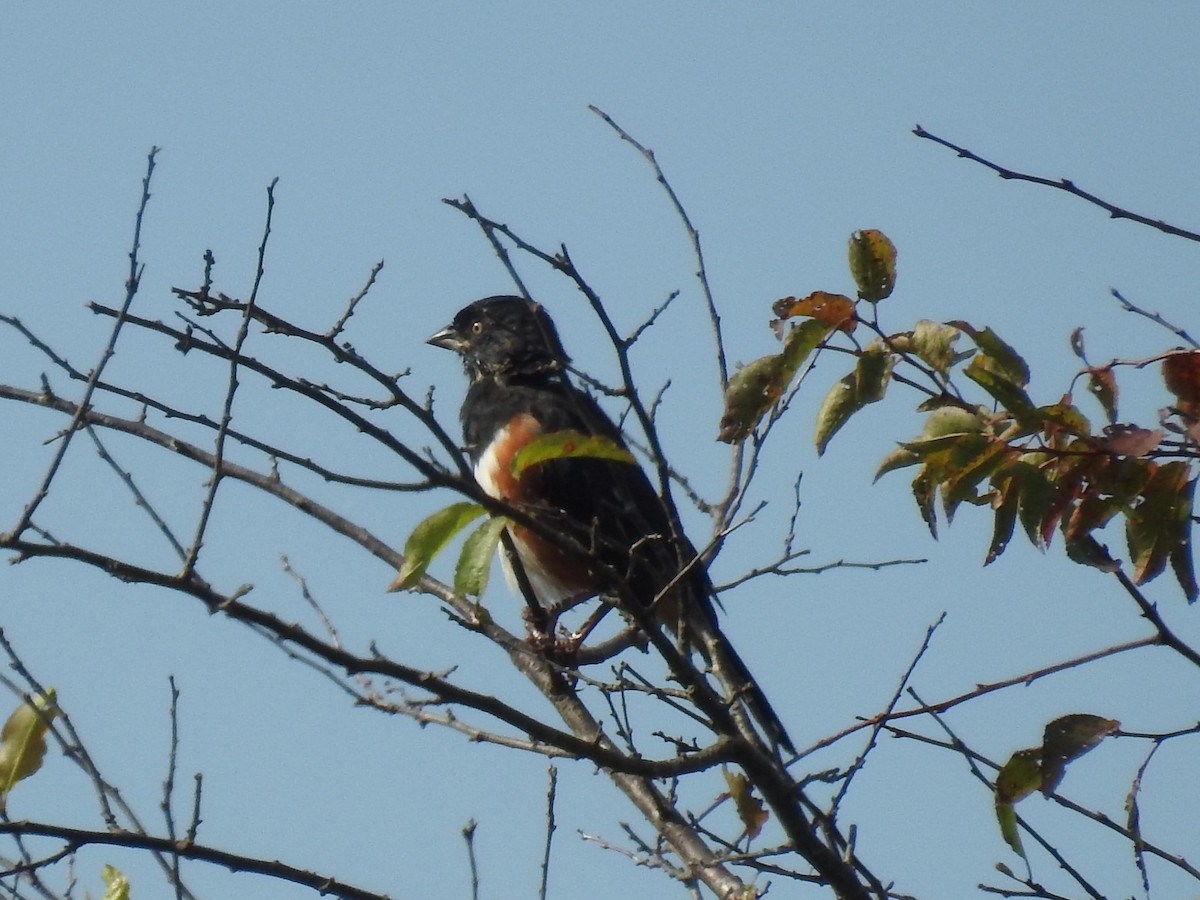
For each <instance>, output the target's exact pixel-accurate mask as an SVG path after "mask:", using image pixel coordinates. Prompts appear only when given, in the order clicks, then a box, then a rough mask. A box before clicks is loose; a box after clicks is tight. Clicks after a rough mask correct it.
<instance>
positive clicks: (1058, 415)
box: [1035, 395, 1092, 437]
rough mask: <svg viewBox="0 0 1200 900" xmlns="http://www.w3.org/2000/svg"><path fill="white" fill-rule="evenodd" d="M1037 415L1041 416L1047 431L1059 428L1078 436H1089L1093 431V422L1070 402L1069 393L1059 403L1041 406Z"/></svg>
mask: <svg viewBox="0 0 1200 900" xmlns="http://www.w3.org/2000/svg"><path fill="white" fill-rule="evenodd" d="M1035 415H1037V416H1039V417H1040V418H1041V420H1042V423H1043V426H1042V427H1043V428H1044V429H1045V430H1046V431H1051V430H1053V429H1054V428H1058V429H1061V430H1062V431H1066V432H1067V433H1069V434H1073V435H1075V436H1076V437H1088V436H1090V435H1091V433H1092V423H1091V422H1089V421H1088V419H1087V416H1085V415H1084V414H1083V413H1081V412H1080V411H1079V409H1078V408H1077V407H1075V406H1074V405H1072V404H1071V403H1070V402H1069V395H1068V397H1064V398H1063V400H1062V401H1060V402H1059V403H1054V404H1051V405H1050V406H1039V407H1038V408H1037V410H1036V412H1035Z"/></svg>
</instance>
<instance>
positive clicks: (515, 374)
mask: <svg viewBox="0 0 1200 900" xmlns="http://www.w3.org/2000/svg"><path fill="white" fill-rule="evenodd" d="M429 343H430V344H433V345H434V346H437V347H444V348H446V349H449V350H454V351H455V352H457V353H459V354H460V355H461V356H462V359H463V364H464V366H465V368H466V371H467V375H468V377H469V378H470V382H471V383H470V387H469V388H468V389H467V396H466V399H465V400H464V401H463V405H462V411H461V419H462V426H463V437H464V440H465V443H466V450H467V453H468V454H469V455H470V457H471V461H472V462H473V464H474V466H475V479H476V481H477V482H478V483H479V486H480V487H481V488H482V489H483V490H484V491H485V492H486V493H487V494H489V495H490V496H492V497H494V498H496V499H497V500H503V501H504V502H506V503H508V504H510V505H512V506H513V507H515V508H518V509H520V510H522V511H524V512H525V513H527V514H528V515H529V516H531V517H533V518H534V519H537V520H538V521H539V522H542V523H545V524H546V525H548V526H549V527H550V528H552V529H554V530H555V531H556V532H560V533H562V534H564V535H565V536H567V537H569V538H571V539H573V540H574V542H575V544H576V546H577V547H578V548H579V549H578V550H577V551H576V552H571V551H570V550H568V549H566V548H565V547H563V546H561V545H560V543H559V542H555V541H553V540H548V539H546V537H545V536H543V535H539V534H536V533H534V532H533V531H532V530H530V529H529V528H525V527H522V526H520V525H516V524H513V525H510V526H509V534H510V536H511V538H512V545H513V546H514V547H515V549H516V551H517V554H518V557H519V563H520V569H521V570H523V572H524V574H525V576H526V578H527V581H528V585H529V587H530V588H532V590H533V592H534V594H535V595H536V599H537V600H538V602H539V603H540V604H542V605H544V606H547V607H552V606H554V605H556V604H562V603H565V602H571V601H575V600H578V599H580V598H583V597H590V596H593V595H595V594H604V595H606V596H614V597H615V596H617V595H618V594H620V595H622V596H624V597H626V598H633V599H634V600H635V601H636V602H638V603H640V604H641V605H642V607H643V608H644V609H650V611H651V612H652V613H653V615H654V617H655V619H656V620H657V621H660V622H663V623H664V624H666V625H668V626H669V627H670V628H671V629H672V630H674V631H676V632H677V633H678V635H679V636H680V638H681V640H682V642H683V644H684V649H685V652H686V649H687V648H688V647H694V648H695V649H696V650H698V651H699V652H700V654H701V655H702V656H703V657H704V659H705V661H706V662H707V663H708V664H709V665H710V666H712V668H713V670H714V671H715V672H716V673H717V674H718V675H719V676H720V677H722V679H723V681H725V682H726V684H725V687H726V689H727V690H728V691H730V693H731V694H734V695H735V696H737V697H738V698H739V700H740V701H741V702H742V703H744V704H745V706H746V708H747V709H748V710H749V712H750V714H751V715H752V716H753V717H754V718H755V719H756V720H757V721H758V724H759V726H760V727H761V728H762V730H763V732H764V733H765V734H766V736H767V738H768V739H769V740H770V741H771V742H772V743H773V744H774V745H776V746H778V747H782V748H783V749H785V750H787V751H789V752H794V748H793V746H792V742H791V740H790V739H789V738H788V736H787V732H786V730H785V729H784V727H783V724H782V723H781V722H780V721H779V717H778V716H777V715H776V714H775V711H774V710H773V709H772V708H771V705H770V703H769V702H768V701H767V698H766V696H765V695H764V694H763V692H762V690H761V689H760V688H759V687H758V685H757V683H756V682H755V681H754V678H753V676H752V675H751V674H750V671H749V669H748V668H747V667H746V664H745V663H744V662H742V660H741V657H739V656H738V655H737V653H736V651H735V650H734V649H733V646H732V645H731V644H730V643H729V641H728V639H727V638H726V637H725V636H724V635H723V634H722V633H721V631H720V628H719V627H718V624H717V619H716V613H715V611H714V608H713V603H714V600H715V596H716V595H715V592H714V590H713V586H712V582H711V581H710V580H709V577H708V571H707V569H706V568H705V566H704V563H703V561H701V560H699V559H698V558H697V554H696V551H695V550H694V549H693V547H692V545H691V544H690V543H689V542H688V541H687V539H686V538H685V537H683V536H682V535H680V534H675V533H674V531H673V529H672V527H671V517H670V516H669V515H668V513H667V510H666V508H665V506H664V504H663V501H662V499H661V498H660V497H659V495H658V493H657V492H656V491H655V490H654V488H653V487H652V485H651V484H650V480H649V479H648V478H647V477H646V474H645V472H643V471H642V468H641V467H640V466H639V465H637V464H636V462H625V461H621V460H617V459H608V458H598V457H589V456H569V457H560V458H551V459H548V460H545V461H543V462H540V463H536V464H533V465H530V466H528V467H526V468H524V469H522V470H521V471H520V473H519V474H518V475H514V474H513V468H512V460H513V456H514V454H515V453H516V452H517V451H518V450H520V448H521V447H522V446H524V445H526V444H528V443H529V442H530V441H531V440H533V439H534V438H537V437H539V436H541V435H548V434H552V433H555V432H564V431H574V432H580V433H582V434H584V435H596V436H602V437H604V438H607V439H608V440H610V441H611V442H613V443H614V444H615V445H617V446H619V447H620V448H625V442H624V440H623V439H622V437H621V432H620V429H619V428H618V427H617V426H616V425H615V424H614V423H613V421H612V420H611V419H610V418H609V417H608V416H607V415H605V413H604V411H603V410H602V409H601V408H600V406H599V405H598V404H597V403H596V401H595V400H594V399H593V398H592V397H591V395H589V394H587V393H585V392H584V391H581V390H579V389H578V388H576V387H575V386H574V385H573V384H572V383H571V382H570V380H569V379H568V377H567V372H566V368H567V364H568V362H569V361H570V360H569V358H568V356H567V354H566V352H565V351H564V350H563V347H562V343H561V342H560V341H559V337H558V332H557V330H556V329H555V327H554V323H553V322H552V321H551V320H550V316H549V315H547V313H546V311H545V309H543V308H542V306H541V305H540V304H538V303H534V302H532V301H529V300H525V299H522V298H520V297H507V296H498V297H487V298H485V299H483V300H478V301H476V302H475V303H472V304H471V305H470V306H467V307H466V308H464V309H462V310H461V311H460V312H459V313H458V315H456V316H455V317H454V321H453V322H451V323H450V325H448V326H447V327H445V328H444V329H442V330H441V331H439V332H438V333H437V334H435V335H433V337H431V338H429ZM501 559H502V562H503V563H504V564H505V570H506V574H508V575H509V581H510V583H511V584H519V583H520V579H519V578H516V577H515V576H514V574H513V568H514V567H513V565H512V563H511V562H510V561H509V560H508V559H507V554H506V553H502V554H501ZM681 573H682V574H681ZM614 578H616V579H620V581H621V582H622V587H621V588H620V589H615V588H614ZM660 595H661V596H660ZM628 602H629V600H628V599H627V600H626V605H628Z"/></svg>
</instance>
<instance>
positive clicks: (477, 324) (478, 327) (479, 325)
mask: <svg viewBox="0 0 1200 900" xmlns="http://www.w3.org/2000/svg"><path fill="white" fill-rule="evenodd" d="M471 334H483V322H481V321H479V320H478V319H476V320H475V321H474V322H472V323H471Z"/></svg>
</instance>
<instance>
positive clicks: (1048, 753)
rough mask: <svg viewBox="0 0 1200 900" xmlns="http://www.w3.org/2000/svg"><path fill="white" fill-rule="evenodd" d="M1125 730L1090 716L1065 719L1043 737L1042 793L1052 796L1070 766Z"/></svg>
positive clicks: (1075, 714) (1055, 721)
mask: <svg viewBox="0 0 1200 900" xmlns="http://www.w3.org/2000/svg"><path fill="white" fill-rule="evenodd" d="M1120 727H1121V723H1120V722H1118V721H1116V720H1115V719H1105V718H1102V717H1101V716H1093V715H1090V714H1088V713H1073V714H1071V715H1068V716H1061V717H1060V718H1057V719H1055V720H1054V721H1053V722H1051V723H1050V724H1048V725H1047V726H1046V730H1045V733H1044V734H1043V736H1042V785H1041V788H1042V793H1043V794H1046V795H1049V794H1050V793H1051V792H1052V791H1053V790H1054V789H1055V788H1056V787H1058V783H1059V782H1060V781H1062V777H1063V775H1064V774H1065V773H1066V768H1067V763H1069V762H1071V761H1072V760H1076V759H1079V757H1081V756H1083V754H1085V753H1087V752H1088V751H1089V750H1091V749H1092V748H1093V747H1095V746H1096V745H1097V744H1098V743H1100V741H1102V740H1103V739H1104V738H1106V737H1108V736H1109V735H1110V734H1112V733H1113V732H1114V731H1116V730H1117V729H1118V728H1120Z"/></svg>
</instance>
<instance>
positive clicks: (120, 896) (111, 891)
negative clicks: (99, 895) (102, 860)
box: [100, 865, 129, 900]
mask: <svg viewBox="0 0 1200 900" xmlns="http://www.w3.org/2000/svg"><path fill="white" fill-rule="evenodd" d="M100 877H101V878H102V879H103V880H104V898H103V900H129V879H128V878H126V877H125V875H124V874H122V873H121V871H120V870H119V869H116V868H114V867H113V866H108V865H106V866H105V867H104V868H103V869H101V870H100Z"/></svg>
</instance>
